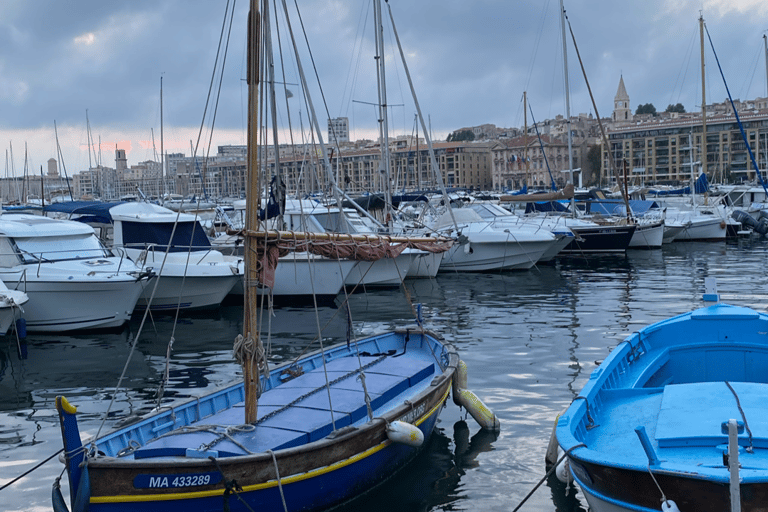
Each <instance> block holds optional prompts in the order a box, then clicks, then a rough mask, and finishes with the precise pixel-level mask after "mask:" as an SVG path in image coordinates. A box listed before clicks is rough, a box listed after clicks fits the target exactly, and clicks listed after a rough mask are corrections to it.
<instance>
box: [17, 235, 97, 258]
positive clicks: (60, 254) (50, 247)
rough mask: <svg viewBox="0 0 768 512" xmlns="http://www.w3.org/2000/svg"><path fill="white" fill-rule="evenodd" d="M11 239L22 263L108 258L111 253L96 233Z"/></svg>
mask: <svg viewBox="0 0 768 512" xmlns="http://www.w3.org/2000/svg"><path fill="white" fill-rule="evenodd" d="M13 241H14V242H15V244H16V248H17V249H18V251H19V255H20V256H21V259H22V261H23V262H24V263H38V262H41V261H43V262H45V261H64V260H81V259H87V258H108V257H110V256H112V254H111V253H110V252H109V251H108V250H106V249H105V248H104V246H103V245H101V242H100V241H99V239H98V238H96V235H95V234H93V233H90V234H79V235H65V236H36V237H31V238H24V237H17V238H14V239H13Z"/></svg>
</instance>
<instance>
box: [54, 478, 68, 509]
mask: <svg viewBox="0 0 768 512" xmlns="http://www.w3.org/2000/svg"><path fill="white" fill-rule="evenodd" d="M60 481H61V477H59V478H57V479H56V480H55V481H54V482H53V489H52V490H51V503H52V504H53V512H69V507H67V502H66V501H64V496H62V494H61V484H60V483H59V482H60Z"/></svg>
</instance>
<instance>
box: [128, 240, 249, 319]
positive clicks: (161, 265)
mask: <svg viewBox="0 0 768 512" xmlns="http://www.w3.org/2000/svg"><path fill="white" fill-rule="evenodd" d="M126 253H127V254H128V256H129V257H130V258H131V259H132V260H133V261H134V262H136V264H137V265H140V266H141V269H142V270H152V271H154V272H156V273H157V274H158V278H156V280H157V289H155V281H156V280H152V281H151V282H149V283H148V284H146V285H145V286H144V290H143V292H142V294H141V296H140V297H139V301H138V304H137V307H138V308H143V307H146V306H147V304H150V309H151V310H153V311H163V310H176V309H177V308H178V309H199V308H211V307H216V306H219V305H220V304H221V301H223V300H224V298H225V297H226V296H227V295H228V294H229V292H230V291H231V290H232V288H233V287H234V286H235V284H236V283H237V282H238V281H239V280H240V279H241V276H240V273H239V272H238V270H237V265H236V264H235V263H231V262H229V261H227V260H226V259H225V258H224V257H223V256H222V255H221V253H219V252H218V251H214V250H210V251H193V252H191V253H189V254H187V252H173V253H169V254H168V255H166V254H165V253H164V252H162V251H139V250H137V249H127V250H126Z"/></svg>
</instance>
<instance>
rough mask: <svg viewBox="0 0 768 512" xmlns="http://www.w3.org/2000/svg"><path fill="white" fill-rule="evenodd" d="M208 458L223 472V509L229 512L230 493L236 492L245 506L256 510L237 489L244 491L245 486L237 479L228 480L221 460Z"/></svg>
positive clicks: (253, 511) (252, 511) (212, 457)
mask: <svg viewBox="0 0 768 512" xmlns="http://www.w3.org/2000/svg"><path fill="white" fill-rule="evenodd" d="M208 460H210V461H212V462H213V463H214V464H215V465H216V469H217V470H218V471H219V473H220V474H221V477H222V478H223V479H224V506H223V510H224V511H226V512H229V495H230V494H234V495H235V497H236V498H237V499H238V500H240V503H242V504H243V505H244V506H245V508H247V509H248V510H250V511H251V512H256V511H255V510H253V509H252V508H251V507H250V505H248V503H246V502H245V500H244V499H243V498H242V497H240V495H239V494H238V492H237V491H242V490H243V488H242V487H240V484H238V483H237V480H235V479H234V478H233V479H232V480H227V475H225V474H224V471H222V469H221V466H219V461H218V460H216V457H214V456H212V455H211V456H210V457H208Z"/></svg>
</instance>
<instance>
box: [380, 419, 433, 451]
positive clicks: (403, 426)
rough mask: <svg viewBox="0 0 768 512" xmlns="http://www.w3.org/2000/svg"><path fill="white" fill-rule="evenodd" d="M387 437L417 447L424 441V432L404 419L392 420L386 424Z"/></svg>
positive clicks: (395, 441)
mask: <svg viewBox="0 0 768 512" xmlns="http://www.w3.org/2000/svg"><path fill="white" fill-rule="evenodd" d="M387 437H388V438H389V440H390V441H392V442H394V443H400V444H404V445H407V446H413V447H415V448H418V447H419V446H421V445H422V444H423V443H424V433H423V432H422V431H421V430H419V427H417V426H415V425H411V424H410V423H406V422H404V421H393V422H391V423H390V424H389V425H387Z"/></svg>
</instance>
